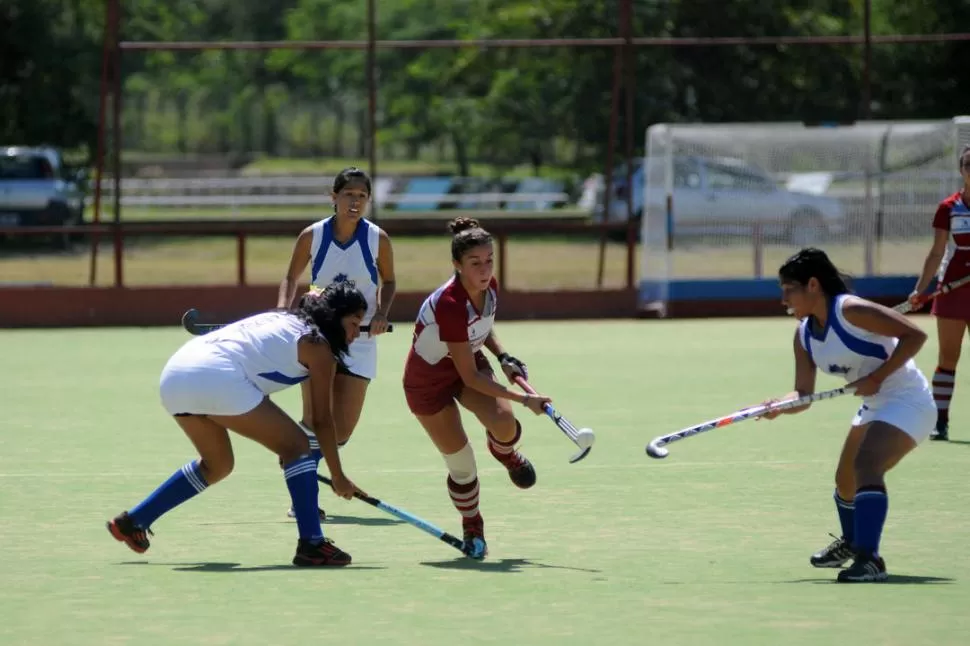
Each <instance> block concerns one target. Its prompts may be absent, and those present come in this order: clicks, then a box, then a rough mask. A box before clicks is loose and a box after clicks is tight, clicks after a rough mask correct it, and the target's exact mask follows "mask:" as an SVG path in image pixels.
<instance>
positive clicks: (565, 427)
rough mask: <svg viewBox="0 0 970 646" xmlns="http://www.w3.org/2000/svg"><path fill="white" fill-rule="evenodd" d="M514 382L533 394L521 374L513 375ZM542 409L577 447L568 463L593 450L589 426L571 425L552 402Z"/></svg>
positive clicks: (592, 434) (593, 435) (581, 457)
mask: <svg viewBox="0 0 970 646" xmlns="http://www.w3.org/2000/svg"><path fill="white" fill-rule="evenodd" d="M515 383H517V384H518V385H519V388H521V389H522V390H524V391H525V392H527V393H529V394H530V395H535V394H536V391H535V389H533V388H532V386H530V385H529V382H527V381H526V380H525V379H523V378H522V376H521V375H516V376H515ZM542 410H543V411H545V413H546V415H548V416H549V419H551V420H552V421H554V422H555V423H556V426H557V427H558V428H559V430H560V431H562V432H563V435H565V436H566V437H568V438H569V439H570V440H572V442H573V444H575V445H576V446H578V447H579V452H578V453H576V455H574V456H573V457H571V458H569V463H570V464H575V463H577V462H579V461H580V460H582V459H583V458H585V457H586V456H587V455H589V452H590V451H592V450H593V443H594V442H595V441H596V435H595V434H594V433H593V429H591V428H579V429H577V428H576V427H575V426H573V424H572V422H570V421H569V420H568V419H566V418H565V417H563V416H562V415H560V414H559V412H558V411H556V409H555V408H553V407H552V404H548V403H547V404H544V405H543V406H542Z"/></svg>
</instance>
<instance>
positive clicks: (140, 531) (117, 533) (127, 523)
mask: <svg viewBox="0 0 970 646" xmlns="http://www.w3.org/2000/svg"><path fill="white" fill-rule="evenodd" d="M105 525H106V526H107V528H108V531H109V532H111V535H112V536H114V537H115V540H116V541H120V542H122V543H124V544H125V545H127V546H128V547H129V548H130V549H131V551H132V552H137V553H138V554H144V553H145V551H146V550H148V548H149V547H151V543H150V542H149V541H148V535H149V534H151V535H152V536H154V534H152V530H151V529H148V528H143V527H139V526H138V525H136V524H135V521H134V519H133V518H132V517H131V516H129V515H128V512H127V511H126V512H123V513H122V514H121V515H120V516H115V517H114V519H112V520H109V521H108V522H107V523H105Z"/></svg>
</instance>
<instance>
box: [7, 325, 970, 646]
mask: <svg viewBox="0 0 970 646" xmlns="http://www.w3.org/2000/svg"><path fill="white" fill-rule="evenodd" d="M918 320H920V321H921V322H922V323H923V324H925V325H929V324H930V323H931V320H930V319H918ZM499 333H500V336H501V337H502V338H503V340H504V342H505V344H506V346H507V347H508V348H509V349H510V350H512V351H513V352H514V353H516V354H520V355H521V356H522V357H523V358H524V359H526V360H527V361H528V363H529V367H530V372H531V373H532V381H533V384H534V385H535V386H536V387H537V388H538V389H539V390H541V391H544V392H547V393H549V394H550V395H552V396H554V397H555V401H556V403H557V404H558V406H559V407H560V408H561V410H562V411H563V412H564V413H565V414H566V415H567V416H568V417H570V418H571V419H572V420H573V421H574V422H575V423H576V424H577V425H589V426H592V427H594V428H595V430H596V432H597V444H596V446H595V448H594V450H593V452H592V454H591V455H590V456H589V458H587V459H586V460H585V461H584V462H581V463H579V464H576V465H570V464H568V463H567V457H568V456H569V455H570V454H571V452H572V451H571V448H572V447H571V445H569V443H568V442H566V441H565V440H564V438H563V437H562V436H561V435H560V433H559V432H558V431H557V430H556V429H555V428H554V427H553V425H552V424H551V423H550V422H549V420H548V419H545V418H536V417H531V416H530V417H528V419H526V418H525V417H522V420H523V422H524V427H525V434H524V441H523V443H522V447H521V448H522V449H523V451H524V452H525V453H526V454H527V455H528V456H529V457H530V458H531V459H532V460H533V462H534V463H535V465H536V468H537V470H538V474H539V479H538V484H537V485H536V487H535V488H534V489H531V490H528V491H520V490H517V489H515V488H514V487H513V486H512V485H511V483H509V481H508V479H507V477H506V475H505V473H504V471H503V470H502V469H501V468H500V467H498V465H497V464H496V463H495V462H494V461H493V460H492V458H491V457H490V456H489V455H488V453H487V451H485V450H484V436H483V432H482V430H481V429H480V428H479V427H478V426H477V425H476V424H474V423H472V420H471V418H470V417H469V416H467V415H466V416H465V420H466V422H467V423H468V429H469V432H470V434H471V436H472V438H473V446H474V448H475V450H476V453H477V455H478V460H479V466H480V472H481V477H482V512H483V515H484V517H485V519H486V523H487V534H488V538H489V548H490V552H491V553H490V557H489V558H488V560H486V561H484V562H482V563H480V564H476V563H474V562H471V561H468V560H465V559H463V558H461V557H460V556H459V555H457V554H456V553H455V552H454V551H453V550H451V548H449V547H447V546H445V545H443V544H442V543H440V542H438V541H436V540H434V539H433V538H430V537H428V536H427V535H425V534H424V533H422V532H420V531H418V530H416V529H414V528H412V527H410V526H408V525H406V524H402V523H399V522H397V521H396V519H394V518H392V517H390V516H387V515H385V514H383V513H382V512H380V511H378V510H376V509H373V508H372V507H370V506H368V505H366V504H364V503H361V502H359V501H343V500H339V499H337V498H335V497H334V496H333V495H332V494H331V493H329V492H326V491H324V492H322V493H321V496H322V498H321V500H322V504H323V505H325V507H326V508H327V510H328V512H329V513H330V514H331V515H332V516H333V518H332V520H331V521H330V522H328V523H327V524H326V526H325V527H326V530H327V532H328V533H329V535H330V536H332V537H333V538H334V540H335V541H336V542H337V543H338V544H339V545H340V546H341V547H343V548H344V549H346V550H347V551H348V552H350V553H351V554H352V555H353V557H354V564H353V565H352V566H351V567H349V568H346V569H344V570H341V571H303V570H300V571H297V570H295V569H294V568H292V567H290V566H289V565H288V563H289V561H290V559H291V558H292V553H293V548H294V547H295V544H296V530H295V527H294V523H293V521H290V520H288V519H287V518H286V517H285V515H284V512H285V511H286V509H287V506H288V504H289V502H288V496H287V492H286V488H285V486H284V483H283V480H282V477H281V475H280V472H279V469H278V466H277V463H276V458H275V457H274V456H272V455H270V454H268V453H266V452H265V451H264V450H263V449H261V448H259V447H257V446H255V445H254V444H252V443H249V442H247V441H245V440H237V441H235V447H236V456H237V459H236V472H235V473H234V474H233V475H232V476H231V477H230V478H229V479H228V480H226V481H225V482H223V483H220V484H219V485H218V486H216V487H213V488H212V489H211V490H209V491H206V492H205V493H204V494H203V495H201V496H199V497H198V498H196V499H194V500H192V501H190V502H189V503H187V504H186V505H185V506H183V507H180V508H178V509H176V510H175V511H173V512H172V513H171V514H170V515H168V516H166V517H164V518H163V519H161V520H160V521H159V522H157V523H156V524H155V527H154V530H155V536H154V537H153V544H152V548H151V550H150V551H149V552H148V553H147V554H145V555H143V556H138V555H135V554H134V553H132V552H130V551H128V550H127V549H126V548H125V547H124V546H122V545H121V544H119V543H116V542H115V541H114V540H112V539H111V538H110V537H109V535H108V534H107V532H106V531H105V529H104V522H105V520H107V519H108V518H110V517H111V516H113V515H114V514H116V513H118V512H119V511H121V510H122V509H125V508H128V507H130V506H132V505H134V504H135V503H136V502H138V500H140V499H141V498H142V497H143V496H144V495H146V494H147V493H149V492H150V491H151V490H152V489H153V488H154V487H155V486H157V485H158V484H159V483H160V482H161V481H162V480H164V479H166V478H167V477H168V476H169V475H170V474H171V473H172V472H173V471H174V470H175V469H177V468H178V467H180V466H181V465H182V464H184V463H185V462H187V461H188V460H189V459H191V458H192V456H193V450H192V448H191V446H190V444H189V443H188V442H187V441H186V440H185V438H184V437H183V436H182V435H181V434H180V433H179V431H178V429H177V427H176V426H175V425H174V424H173V423H172V422H171V420H170V419H168V418H167V417H166V416H165V414H164V413H163V411H162V409H161V407H160V405H159V402H158V392H157V387H158V375H159V372H160V370H161V367H162V365H163V364H164V362H165V360H166V359H167V357H168V356H169V355H170V354H171V353H172V352H173V351H174V350H175V349H176V348H177V347H178V346H179V345H180V344H181V343H182V342H183V341H185V339H186V336H185V334H184V332H182V331H181V330H179V329H175V328H164V329H110V330H109V329H105V330H96V329H92V330H51V331H9V330H8V331H3V332H0V356H3V357H4V362H5V366H4V367H5V374H6V375H7V378H6V380H5V382H4V386H3V393H4V397H3V402H4V404H3V413H4V414H3V416H2V418H0V420H2V421H0V448H2V450H0V501H2V504H0V555H2V563H3V565H2V571H3V582H4V585H3V586H2V590H0V618H2V621H0V643H2V644H4V646H7V645H10V646H13V645H21V644H71V645H76V646H86V645H89V644H90V645H94V644H98V645H101V644H139V645H153V644H166V645H167V644H200V645H216V644H220V645H221V644H234V645H235V644H254V645H265V644H305V643H314V642H319V641H324V642H326V643H334V644H341V643H346V644H433V645H437V644H454V643H497V644H529V645H533V644H536V645H542V644H550V645H552V644H557V645H558V644H611V645H613V644H638V645H639V644H646V643H651V644H665V645H691V646H693V645H698V644H705V645H706V644H717V645H719V646H720V645H725V646H750V645H755V644H756V645H761V644H764V645H776V644H786V645H806V646H807V645H812V646H815V645H817V644H826V643H831V644H835V643H839V644H841V643H846V644H848V643H854V644H878V645H879V646H895V645H900V646H909V645H911V644H934V645H935V646H941V645H950V644H953V645H956V644H965V643H966V639H967V634H970V615H968V614H967V612H966V608H967V604H968V603H970V564H968V562H967V560H966V559H963V558H961V557H960V554H962V553H963V548H964V541H965V540H966V536H967V534H968V532H970V516H968V515H967V513H966V510H967V508H968V506H970V489H968V487H967V484H966V483H967V472H968V467H970V434H968V432H967V431H966V430H964V429H965V428H966V424H965V423H964V422H965V421H966V419H967V418H968V417H970V407H968V406H967V405H966V403H965V402H966V401H967V399H966V397H961V393H965V392H970V379H968V378H967V374H970V372H968V373H963V372H961V373H960V375H959V376H958V383H957V387H956V388H957V390H956V392H957V398H956V399H955V401H954V409H953V417H954V425H953V427H952V430H951V436H952V438H953V441H952V442H950V443H949V444H938V443H926V444H925V445H924V446H922V447H920V448H919V449H918V450H917V451H916V452H915V453H914V454H913V455H911V456H910V457H908V458H907V459H906V460H904V461H903V462H902V463H901V464H900V465H899V467H897V469H896V470H895V471H894V472H893V474H892V475H891V477H890V479H889V488H890V495H891V502H890V516H889V521H888V526H887V532H886V534H885V537H884V541H883V546H882V552H883V554H884V556H885V558H886V561H887V564H888V566H889V569H890V572H891V575H892V578H891V579H890V581H889V582H888V583H887V584H882V585H858V586H851V585H849V586H842V585H835V584H833V583H832V582H833V580H834V578H835V572H834V571H830V570H828V571H826V570H814V569H813V568H811V567H810V566H809V564H808V557H809V555H810V554H811V553H812V552H813V551H815V550H816V549H818V548H820V547H822V546H824V545H825V544H827V543H828V542H829V540H830V539H829V537H828V532H836V531H837V519H836V514H835V510H834V505H833V503H832V497H831V496H832V486H833V485H832V476H833V471H834V467H835V461H836V457H837V455H838V452H839V449H840V446H841V442H842V439H843V437H844V433H845V431H846V429H847V427H848V423H849V420H850V419H851V417H852V414H853V413H854V411H855V409H856V407H857V406H858V400H857V399H854V398H843V399H840V400H834V401H831V402H825V403H822V404H819V405H817V406H816V407H814V408H813V409H812V410H810V411H809V412H807V413H805V414H803V415H799V416H794V417H787V418H782V419H780V420H777V421H775V422H771V423H767V422H745V423H744V424H739V425H737V426H733V427H730V428H725V429H721V430H718V431H714V432H711V433H708V434H705V435H702V436H698V437H696V438H693V439H690V440H686V441H684V442H681V443H678V444H675V445H673V446H672V447H671V454H670V457H669V458H667V459H666V460H664V461H654V460H650V459H649V458H647V457H646V456H645V454H644V450H643V449H644V445H645V444H646V442H648V441H649V440H650V439H651V438H652V437H653V436H655V435H659V434H662V433H665V432H669V431H671V430H676V429H678V428H681V427H683V426H687V425H690V424H693V423H697V422H700V421H703V420H705V419H709V418H711V417H715V416H718V415H722V414H726V413H728V412H730V411H732V410H735V409H737V408H739V407H741V406H744V405H748V404H752V403H756V402H758V401H761V400H762V399H763V398H765V397H768V396H773V395H779V394H782V393H784V392H786V391H787V390H788V389H789V388H790V386H791V378H792V360H791V356H790V355H791V350H790V348H791V334H792V322H791V321H785V320H780V319H772V320H736V321H735V320H722V321H660V322H657V321H650V322H648V321H643V322H571V323H541V324H540V323H522V324H513V323H508V324H506V323H501V324H500V326H499ZM409 339H410V335H409V331H408V328H407V326H402V327H401V329H400V330H398V331H397V332H395V333H394V334H392V335H389V336H387V337H384V339H383V340H382V341H381V352H380V375H379V377H378V379H377V380H376V381H375V382H374V383H373V384H372V386H371V389H370V393H369V401H368V405H367V407H366V408H365V411H364V414H363V419H362V421H361V424H360V426H359V428H358V430H357V433H356V434H355V436H354V438H353V441H352V442H351V443H350V444H349V445H348V447H347V448H346V449H345V450H344V452H343V453H342V457H343V460H344V463H345V468H346V470H347V472H348V474H349V475H350V476H351V477H352V478H353V479H354V480H355V481H356V483H357V484H358V485H359V486H361V487H362V488H363V489H365V490H366V491H368V492H370V493H372V494H373V495H376V496H379V497H384V498H385V499H386V500H387V501H388V502H391V503H392V504H396V505H398V506H401V507H403V508H405V509H407V510H409V511H411V512H413V513H415V514H418V515H420V516H422V517H423V518H426V519H427V520H429V521H431V522H433V523H435V524H437V525H439V526H441V527H442V528H444V529H446V530H448V531H452V532H456V531H458V528H459V522H458V516H457V513H456V512H455V511H454V509H453V508H452V507H451V505H450V502H449V500H448V496H447V493H446V491H445V487H444V479H445V471H444V466H443V464H442V461H441V458H440V456H439V455H437V453H436V452H435V450H434V449H433V448H432V445H431V443H430V442H429V441H428V439H427V438H426V437H425V436H424V434H423V432H422V431H421V429H420V428H419V427H418V425H417V423H416V422H415V421H414V420H413V419H412V418H411V417H410V416H409V414H408V412H407V409H406V407H405V405H404V400H403V395H402V392H401V387H400V374H401V367H402V363H403V360H404V356H405V353H406V350H407V344H408V341H409ZM935 356H936V347H935V342H931V343H930V344H928V346H927V347H926V348H925V349H924V351H923V353H922V354H921V355H920V357H919V364H920V366H921V367H922V368H923V369H924V370H932V368H933V366H934V362H935ZM835 383H836V382H835V381H833V380H830V379H828V378H825V377H824V376H823V377H822V378H821V379H820V383H819V387H820V388H826V387H831V386H833V385H835ZM275 399H276V400H277V401H278V402H279V403H280V404H281V405H283V406H284V407H285V408H286V409H287V410H289V411H291V412H296V411H298V409H299V399H298V391H297V389H291V390H290V391H286V392H284V393H281V394H280V395H279V396H277V397H275ZM961 420H962V421H961ZM227 575H228V576H227Z"/></svg>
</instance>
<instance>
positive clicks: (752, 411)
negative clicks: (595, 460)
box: [647, 385, 855, 459]
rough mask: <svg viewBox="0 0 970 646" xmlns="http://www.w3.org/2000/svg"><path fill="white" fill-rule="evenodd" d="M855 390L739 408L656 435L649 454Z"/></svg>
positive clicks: (662, 454) (660, 455)
mask: <svg viewBox="0 0 970 646" xmlns="http://www.w3.org/2000/svg"><path fill="white" fill-rule="evenodd" d="M853 392H855V389H854V388H850V387H849V386H848V385H845V386H842V387H841V388H833V389H832V390H825V391H823V392H820V393H812V394H811V395H805V396H803V397H798V398H797V399H785V400H782V401H780V402H775V403H774V404H770V405H761V406H753V407H751V408H745V409H744V410H739V411H738V412H736V413H732V414H730V415H725V416H724V417H719V418H717V419H712V420H710V421H709V422H704V423H703V424H698V425H697V426H689V427H687V428H685V429H682V430H680V431H677V432H676V433H668V434H667V435H661V436H660V437H656V438H654V439H653V441H652V442H650V444H648V445H647V455H649V456H650V457H651V458H657V459H660V458H665V457H667V454H668V453H669V450H668V449H665V448H663V447H664V445H665V444H670V443H671V442H676V441H678V440H682V439H684V438H685V437H690V436H692V435H697V434H698V433H706V432H707V431H712V430H714V429H715V428H721V427H722V426H729V425H731V424H735V423H737V422H743V421H744V420H746V419H752V418H755V417H761V416H762V415H764V414H765V413H770V412H774V411H780V410H788V409H790V408H798V407H800V406H804V405H806V404H811V403H813V402H817V401H822V400H823V399H832V398H834V397H841V396H842V395H848V394H852V393H853Z"/></svg>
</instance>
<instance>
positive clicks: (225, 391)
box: [159, 343, 266, 415]
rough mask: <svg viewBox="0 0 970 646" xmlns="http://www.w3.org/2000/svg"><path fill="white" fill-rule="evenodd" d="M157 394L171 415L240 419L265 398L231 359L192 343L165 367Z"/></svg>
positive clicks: (173, 357)
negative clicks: (187, 414) (219, 416)
mask: <svg viewBox="0 0 970 646" xmlns="http://www.w3.org/2000/svg"><path fill="white" fill-rule="evenodd" d="M159 394H160V395H161V399H162V406H163V407H164V408H165V410H166V411H168V413H169V414H170V415H178V414H181V413H189V414H193V415H243V414H245V413H248V412H249V411H251V410H253V409H254V408H256V407H257V406H259V404H260V403H261V402H262V401H263V399H264V398H265V397H266V395H264V394H263V392H262V391H261V390H260V389H259V388H257V387H256V384H254V383H253V382H252V381H250V380H249V379H248V378H247V377H246V374H245V373H244V372H243V371H242V370H240V369H239V367H238V366H236V364H235V363H234V362H233V361H232V360H231V359H229V358H228V357H226V356H225V355H223V354H221V353H220V352H218V351H217V350H215V349H214V348H212V347H211V346H207V345H202V344H199V345H196V344H192V343H190V344H187V345H185V346H183V347H182V348H181V349H179V351H178V352H176V353H175V354H174V355H172V358H171V359H169V360H168V363H167V364H165V368H164V369H163V370H162V376H161V379H160V380H159Z"/></svg>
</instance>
